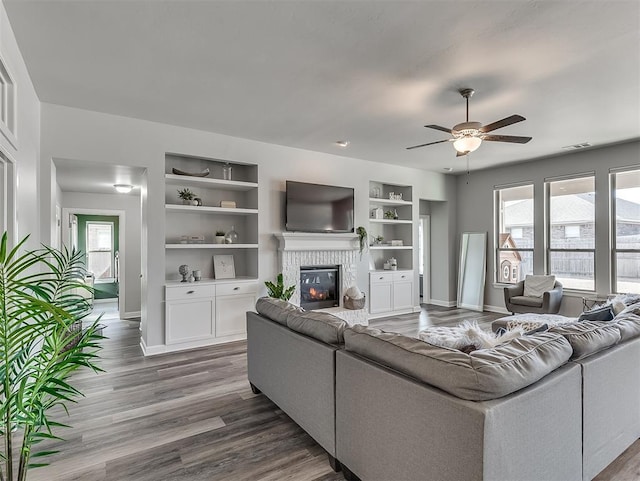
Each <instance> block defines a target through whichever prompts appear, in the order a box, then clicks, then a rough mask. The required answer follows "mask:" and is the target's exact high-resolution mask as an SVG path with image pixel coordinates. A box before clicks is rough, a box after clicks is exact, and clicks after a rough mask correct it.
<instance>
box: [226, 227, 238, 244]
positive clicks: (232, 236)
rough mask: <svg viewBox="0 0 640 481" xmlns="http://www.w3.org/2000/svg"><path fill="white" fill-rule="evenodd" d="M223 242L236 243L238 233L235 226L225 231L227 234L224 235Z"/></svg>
mask: <svg viewBox="0 0 640 481" xmlns="http://www.w3.org/2000/svg"><path fill="white" fill-rule="evenodd" d="M224 241H225V244H237V243H238V233H237V232H236V228H235V226H231V230H230V231H229V232H227V235H225V236H224Z"/></svg>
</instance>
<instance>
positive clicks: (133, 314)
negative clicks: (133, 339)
mask: <svg viewBox="0 0 640 481" xmlns="http://www.w3.org/2000/svg"><path fill="white" fill-rule="evenodd" d="M141 316H142V313H141V312H140V311H130V312H125V313H124V316H123V317H121V318H120V319H137V318H139V317H141Z"/></svg>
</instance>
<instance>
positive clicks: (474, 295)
mask: <svg viewBox="0 0 640 481" xmlns="http://www.w3.org/2000/svg"><path fill="white" fill-rule="evenodd" d="M486 271H487V233H486V232H463V233H462V236H461V238H460V261H459V267H458V302H457V306H458V308H461V309H469V310H472V311H480V312H482V311H483V307H484V285H485V277H486Z"/></svg>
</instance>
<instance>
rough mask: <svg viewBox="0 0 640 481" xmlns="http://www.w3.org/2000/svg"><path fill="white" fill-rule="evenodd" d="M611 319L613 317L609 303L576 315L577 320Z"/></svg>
mask: <svg viewBox="0 0 640 481" xmlns="http://www.w3.org/2000/svg"><path fill="white" fill-rule="evenodd" d="M611 319H613V308H612V307H611V305H610V304H607V305H605V306H601V307H596V308H595V309H591V310H590V311H586V312H583V313H582V314H580V317H578V320H579V321H610V320H611Z"/></svg>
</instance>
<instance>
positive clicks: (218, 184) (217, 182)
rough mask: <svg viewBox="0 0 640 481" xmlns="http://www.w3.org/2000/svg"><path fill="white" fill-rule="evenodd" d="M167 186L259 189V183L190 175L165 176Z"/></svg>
mask: <svg viewBox="0 0 640 481" xmlns="http://www.w3.org/2000/svg"><path fill="white" fill-rule="evenodd" d="M165 181H166V183H167V185H190V186H198V187H208V188H219V189H224V190H241V191H242V190H251V189H257V188H258V184H257V182H244V181H240V180H224V179H210V178H207V177H192V176H189V175H175V174H165Z"/></svg>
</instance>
